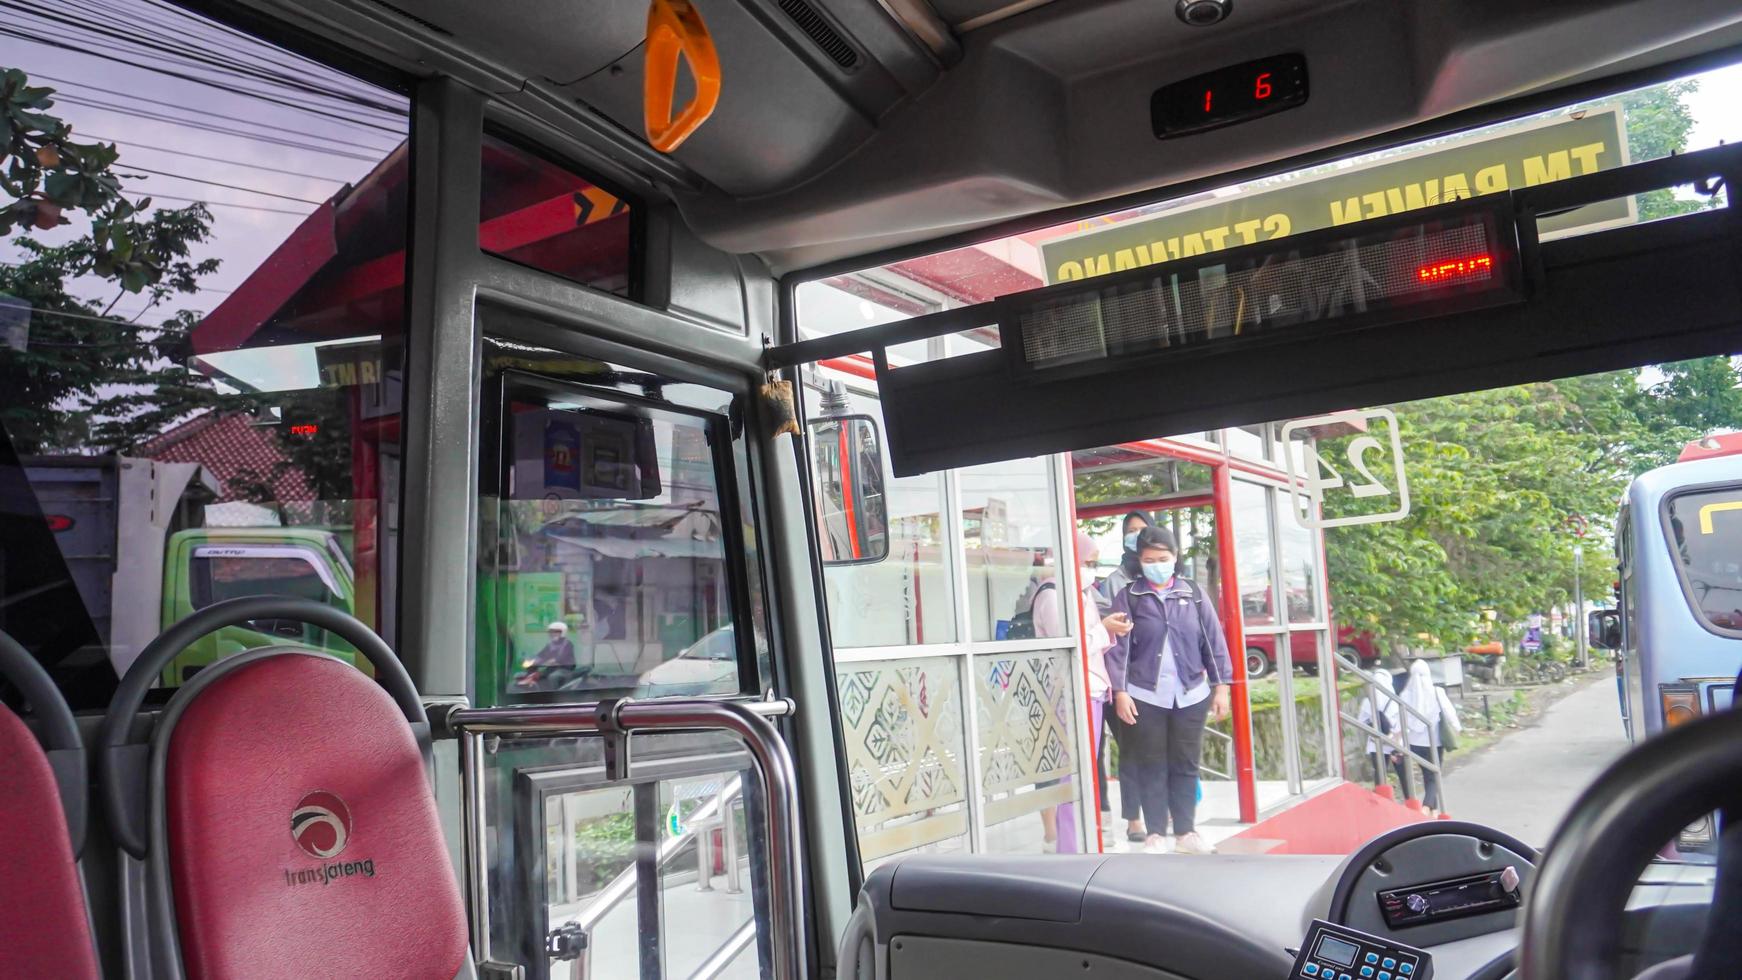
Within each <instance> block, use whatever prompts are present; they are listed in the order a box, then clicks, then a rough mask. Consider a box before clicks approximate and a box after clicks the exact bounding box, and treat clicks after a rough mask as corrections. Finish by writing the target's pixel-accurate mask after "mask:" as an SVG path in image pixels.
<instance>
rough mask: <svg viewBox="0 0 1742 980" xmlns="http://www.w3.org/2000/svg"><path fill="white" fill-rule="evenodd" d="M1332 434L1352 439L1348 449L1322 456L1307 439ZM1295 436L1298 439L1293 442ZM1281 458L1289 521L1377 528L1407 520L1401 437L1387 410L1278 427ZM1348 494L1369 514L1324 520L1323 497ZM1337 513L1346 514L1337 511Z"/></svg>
mask: <svg viewBox="0 0 1742 980" xmlns="http://www.w3.org/2000/svg"><path fill="white" fill-rule="evenodd" d="M1327 431H1334V432H1337V433H1356V435H1355V437H1354V438H1353V439H1349V440H1348V442H1347V445H1343V444H1342V442H1343V441H1342V440H1341V439H1338V440H1337V444H1338V446H1339V447H1340V449H1339V451H1338V452H1334V453H1329V454H1328V455H1329V456H1330V457H1332V458H1327V456H1326V455H1324V454H1321V453H1320V451H1319V448H1318V446H1317V444H1316V443H1315V442H1314V441H1312V440H1310V439H1308V438H1307V437H1308V436H1310V435H1318V434H1323V433H1326V432H1327ZM1297 434H1298V438H1297ZM1282 445H1283V449H1284V452H1283V457H1284V459H1285V460H1286V461H1287V467H1288V477H1289V480H1288V482H1289V486H1290V488H1291V492H1292V494H1293V495H1294V517H1295V520H1297V521H1299V522H1300V524H1301V526H1303V527H1309V528H1322V527H1348V526H1350V525H1352V524H1378V523H1381V522H1384V521H1396V520H1401V519H1403V518H1405V517H1408V516H1409V483H1408V481H1407V480H1406V479H1405V477H1404V474H1403V437H1402V435H1401V434H1400V433H1399V431H1398V428H1397V416H1396V415H1394V414H1392V412H1391V411H1390V410H1389V409H1384V408H1374V409H1368V410H1367V411H1364V412H1332V413H1331V414H1329V415H1318V416H1314V417H1313V418H1308V419H1295V420H1294V421H1292V422H1289V423H1288V424H1286V425H1284V426H1283V427H1282ZM1337 494H1348V495H1349V496H1351V497H1353V498H1355V499H1356V500H1363V501H1369V502H1370V506H1371V507H1372V508H1373V509H1372V510H1371V511H1370V512H1368V513H1358V514H1346V515H1345V516H1341V517H1325V516H1324V514H1323V510H1324V506H1323V505H1324V502H1325V500H1326V498H1327V496H1331V495H1337ZM1337 509H1338V510H1345V508H1342V507H1339V508H1337Z"/></svg>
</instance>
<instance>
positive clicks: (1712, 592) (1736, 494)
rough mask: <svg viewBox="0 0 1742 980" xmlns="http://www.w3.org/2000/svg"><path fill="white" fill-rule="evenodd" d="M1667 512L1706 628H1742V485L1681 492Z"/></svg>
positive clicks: (1687, 585)
mask: <svg viewBox="0 0 1742 980" xmlns="http://www.w3.org/2000/svg"><path fill="white" fill-rule="evenodd" d="M1664 510H1665V513H1666V514H1667V515H1668V517H1669V525H1670V534H1671V538H1670V553H1671V554H1672V555H1674V556H1675V559H1676V564H1677V565H1678V566H1679V567H1680V571H1681V575H1682V588H1683V589H1685V590H1686V591H1687V595H1688V600H1689V601H1690V602H1691V603H1693V606H1694V608H1695V609H1696V610H1698V611H1699V614H1700V618H1701V619H1702V620H1704V621H1705V624H1706V626H1707V628H1709V629H1713V630H1721V631H1726V632H1730V633H1738V632H1742V486H1728V487H1721V488H1718V489H1715V490H1701V491H1699V492H1697V493H1683V494H1677V495H1675V496H1673V497H1670V498H1669V499H1668V500H1667V501H1666V502H1665V504H1664Z"/></svg>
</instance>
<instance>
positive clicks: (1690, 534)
mask: <svg viewBox="0 0 1742 980" xmlns="http://www.w3.org/2000/svg"><path fill="white" fill-rule="evenodd" d="M1615 548H1616V558H1617V562H1618V565H1619V569H1620V589H1619V592H1620V599H1621V608H1620V609H1619V610H1605V611H1599V612H1595V613H1592V614H1591V637H1592V642H1593V645H1596V646H1601V647H1606V648H1610V649H1613V650H1615V651H1616V654H1617V655H1616V675H1617V679H1618V686H1619V688H1620V697H1621V715H1622V719H1623V723H1624V724H1625V725H1626V727H1627V734H1628V737H1629V738H1630V739H1632V740H1635V741H1639V740H1641V739H1642V738H1644V737H1649V736H1651V735H1653V734H1656V733H1657V732H1660V731H1662V730H1664V729H1665V728H1669V727H1673V726H1675V725H1678V724H1681V723H1683V722H1687V721H1692V720H1693V719H1695V718H1698V717H1700V716H1701V715H1704V714H1710V713H1713V712H1716V711H1720V710H1723V709H1724V708H1727V707H1729V705H1730V699H1731V695H1732V692H1733V688H1734V686H1735V681H1736V673H1737V670H1738V669H1742V434H1736V435H1728V436H1713V437H1707V438H1706V439H1702V440H1700V441H1699V442H1695V443H1691V444H1689V446H1688V447H1687V449H1685V450H1684V451H1683V452H1682V454H1681V459H1680V461H1678V462H1675V463H1672V464H1670V465H1668V466H1662V467H1659V468H1657V469H1655V470H1651V471H1650V472H1648V473H1645V474H1642V475H1641V476H1640V477H1638V478H1637V479H1635V480H1634V481H1633V483H1632V485H1631V486H1630V487H1629V488H1628V490H1627V496H1626V499H1625V500H1624V501H1623V503H1622V506H1621V515H1620V518H1619V520H1618V521H1617V523H1616V528H1615Z"/></svg>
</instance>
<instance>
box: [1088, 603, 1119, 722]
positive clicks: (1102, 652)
mask: <svg viewBox="0 0 1742 980" xmlns="http://www.w3.org/2000/svg"><path fill="white" fill-rule="evenodd" d="M1099 594H1100V593H1099V592H1098V591H1097V590H1096V589H1095V586H1094V584H1093V582H1091V583H1090V584H1089V585H1088V586H1086V587H1084V589H1083V612H1084V615H1086V616H1087V617H1088V622H1086V623H1084V624H1083V656H1084V657H1086V658H1088V661H1089V700H1091V701H1105V700H1107V693H1108V689H1109V688H1111V687H1112V684H1111V683H1110V682H1109V681H1108V680H1107V651H1108V650H1110V649H1112V647H1113V634H1111V633H1109V632H1107V627H1106V626H1105V625H1104V624H1103V623H1102V622H1101V617H1100V615H1098V614H1096V613H1095V612H1093V610H1094V609H1095V599H1094V597H1095V596H1097V595H1099Z"/></svg>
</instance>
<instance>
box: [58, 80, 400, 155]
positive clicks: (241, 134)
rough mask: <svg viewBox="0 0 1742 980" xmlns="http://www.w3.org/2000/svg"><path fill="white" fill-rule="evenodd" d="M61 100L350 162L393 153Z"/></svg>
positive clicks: (67, 98) (66, 98) (92, 102)
mask: <svg viewBox="0 0 1742 980" xmlns="http://www.w3.org/2000/svg"><path fill="white" fill-rule="evenodd" d="M62 98H63V99H64V101H67V102H70V103H72V104H73V105H82V106H87V107H89V108H92V109H101V110H103V111H106V112H114V113H118V114H120V115H123V116H132V117H134V118H136V119H145V120H150V121H152V122H164V123H170V124H172V125H176V126H185V127H187V128H189V129H197V130H202V131H204V132H208V133H217V134H219V135H223V136H235V137H238V138H241V139H247V140H254V141H255V142H258V143H271V144H275V145H278V146H285V147H290V148H293V149H299V150H310V151H312V152H315V153H325V154H327V155H328V156H336V157H346V158H348V159H351V160H363V161H365V162H368V163H373V164H378V163H380V162H381V161H382V160H383V159H385V158H386V157H387V155H388V153H389V152H390V151H387V150H383V151H381V152H380V153H377V154H373V155H370V154H364V153H351V152H349V151H346V150H337V149H322V148H321V147H315V146H309V145H308V144H307V143H299V142H297V141H295V140H288V139H284V138H282V137H278V136H267V135H265V134H263V133H250V132H246V131H244V130H240V129H233V128H230V127H228V126H216V125H212V124H210V123H203V122H196V121H194V120H191V119H181V118H177V117H175V116H169V115H164V114H163V113H158V112H150V111H148V110H145V109H136V108H128V107H127V106H118V105H113V104H111V103H107V102H99V101H96V100H91V99H82V98H78V97H76V96H63V97H62ZM259 125H261V126H262V128H272V129H277V128H278V127H276V126H274V127H266V126H265V124H263V123H262V124H259ZM74 135H75V136H77V135H78V133H77V131H76V130H75V131H74ZM92 138H93V139H97V138H99V137H95V136H93V137H92ZM308 138H309V139H324V137H319V136H313V135H310V136H309V137H308ZM335 142H336V141H335Z"/></svg>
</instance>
